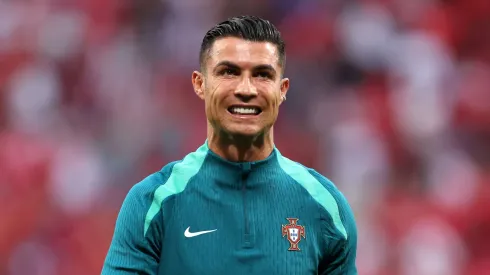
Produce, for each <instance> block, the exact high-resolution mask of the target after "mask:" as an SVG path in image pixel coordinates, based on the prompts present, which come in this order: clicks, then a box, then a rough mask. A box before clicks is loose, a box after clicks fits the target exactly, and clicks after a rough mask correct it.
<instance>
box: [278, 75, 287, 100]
mask: <svg viewBox="0 0 490 275" xmlns="http://www.w3.org/2000/svg"><path fill="white" fill-rule="evenodd" d="M280 89H281V103H283V102H284V99H285V98H286V94H287V93H288V90H289V78H283V79H281V88H280Z"/></svg>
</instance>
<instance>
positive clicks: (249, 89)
mask: <svg viewBox="0 0 490 275" xmlns="http://www.w3.org/2000/svg"><path fill="white" fill-rule="evenodd" d="M235 96H236V97H239V98H240V99H242V100H244V101H247V100H250V99H252V98H254V97H256V96H257V88H256V87H255V86H254V85H253V84H252V82H251V81H250V78H248V77H245V76H244V77H243V78H242V80H241V81H240V83H239V84H238V86H237V88H236V90H235Z"/></svg>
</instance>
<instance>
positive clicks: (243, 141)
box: [207, 125, 274, 162]
mask: <svg viewBox="0 0 490 275" xmlns="http://www.w3.org/2000/svg"><path fill="white" fill-rule="evenodd" d="M207 138H208V147H209V149H210V150H211V151H213V152H214V153H215V154H217V155H218V156H220V157H222V158H224V159H226V160H228V161H232V162H250V161H260V160H263V159H266V158H267V157H268V156H269V155H270V154H271V153H272V150H274V141H273V134H272V129H270V130H269V131H267V132H266V133H263V134H261V135H259V136H257V137H244V136H233V135H230V134H227V133H224V132H219V131H216V130H215V129H213V127H212V126H210V125H208V134H207Z"/></svg>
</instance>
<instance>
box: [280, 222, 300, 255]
mask: <svg viewBox="0 0 490 275" xmlns="http://www.w3.org/2000/svg"><path fill="white" fill-rule="evenodd" d="M287 220H288V221H289V224H286V225H283V226H282V237H283V238H284V237H286V238H287V240H288V241H289V244H290V245H289V249H288V250H289V251H300V249H299V247H298V244H299V242H300V241H301V238H303V239H306V237H305V227H304V226H302V225H298V219H297V218H287Z"/></svg>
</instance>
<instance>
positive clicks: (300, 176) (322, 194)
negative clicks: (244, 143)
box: [278, 154, 348, 240]
mask: <svg viewBox="0 0 490 275" xmlns="http://www.w3.org/2000/svg"><path fill="white" fill-rule="evenodd" d="M278 161H279V166H280V167H281V169H282V170H283V171H284V172H285V173H286V174H288V175H289V176H290V177H291V178H293V179H294V181H295V182H297V183H298V184H300V185H301V186H302V187H303V188H305V189H306V191H307V192H308V193H309V194H310V196H311V197H312V198H313V199H314V200H315V201H316V202H317V203H318V204H320V205H321V206H322V207H323V208H324V209H325V211H327V213H328V214H329V215H330V216H331V218H332V221H333V223H334V226H335V227H336V229H337V230H338V231H339V232H340V233H341V234H342V236H343V237H344V238H345V239H346V240H347V238H348V235H347V230H346V228H345V226H344V224H343V222H342V219H341V218H340V208H339V205H338V203H337V201H336V200H335V197H334V195H333V194H332V193H331V192H330V191H329V190H328V189H327V188H325V186H323V184H322V183H321V182H320V181H319V180H318V179H317V178H316V177H315V176H313V175H312V174H311V173H310V170H312V169H309V168H307V167H305V166H303V165H301V164H300V163H297V162H295V161H293V160H290V159H288V158H286V157H284V156H282V155H280V154H279V155H278Z"/></svg>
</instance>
